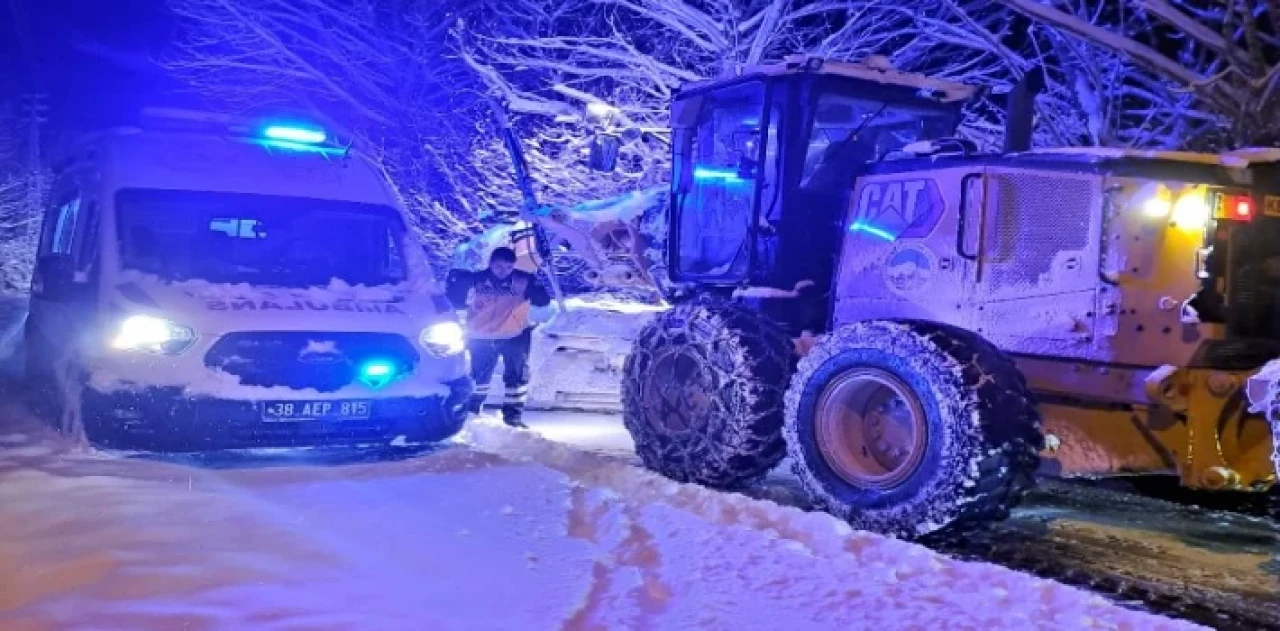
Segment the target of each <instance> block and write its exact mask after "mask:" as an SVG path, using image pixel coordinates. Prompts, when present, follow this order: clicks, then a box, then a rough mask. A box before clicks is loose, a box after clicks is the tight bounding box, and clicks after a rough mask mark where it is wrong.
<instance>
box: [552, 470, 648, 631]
mask: <svg viewBox="0 0 1280 631" xmlns="http://www.w3.org/2000/svg"><path fill="white" fill-rule="evenodd" d="M611 517H614V518H617V520H618V521H619V523H618V524H617V525H616V527H614V528H610V526H611V524H609V523H608V520H609V518H611ZM610 531H614V532H610ZM611 534H612V535H614V537H613V538H617V535H622V536H621V538H620V540H619V541H617V542H612V541H610V537H609V536H608V535H611ZM568 535H569V536H570V537H573V538H575V539H579V540H582V541H586V542H588V543H590V544H592V545H593V546H596V547H600V548H604V549H607V552H606V554H605V555H604V557H605V558H597V559H596V560H595V563H594V564H593V565H592V569H591V587H590V588H589V589H588V591H587V595H586V600H585V602H583V604H582V606H581V607H579V608H578V610H577V611H575V612H574V613H573V615H572V616H570V617H569V619H567V620H566V621H565V622H564V624H563V625H562V626H561V629H563V630H564V631H586V630H588V629H591V630H594V629H605V628H607V625H604V624H601V623H600V622H598V621H599V620H600V618H601V617H602V615H603V613H604V612H605V611H606V610H608V609H609V607H610V605H611V603H610V602H609V599H610V597H611V596H612V591H613V589H614V588H615V586H616V582H617V581H615V575H616V574H617V573H618V572H619V571H622V570H626V569H634V570H635V571H636V572H637V573H638V574H639V576H640V585H639V586H638V587H637V588H635V589H633V590H631V594H630V595H631V596H632V597H633V598H634V599H635V604H636V607H637V613H636V619H634V620H632V621H631V623H630V624H628V625H627V626H628V627H630V628H635V629H645V628H650V627H651V626H652V624H653V616H655V615H658V614H661V613H662V612H663V611H664V610H665V609H666V604H667V601H668V600H670V598H671V597H672V593H671V589H670V588H669V587H668V586H667V584H666V583H665V582H663V580H662V577H661V576H660V575H659V568H660V567H661V565H662V553H661V551H660V550H659V549H658V547H657V546H656V545H655V542H654V537H653V535H652V534H651V533H650V532H649V531H648V530H646V529H645V528H644V526H642V525H641V524H640V521H639V514H638V511H637V510H636V509H635V508H633V507H630V506H628V505H627V504H626V503H625V502H622V501H619V499H618V497H617V496H610V495H608V494H605V493H602V492H601V491H599V490H593V489H589V488H588V487H586V486H583V485H582V484H580V483H577V482H574V483H573V488H572V489H571V491H570V501H569V511H568Z"/></svg>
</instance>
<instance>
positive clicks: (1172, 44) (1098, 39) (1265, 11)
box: [1002, 0, 1280, 149]
mask: <svg viewBox="0 0 1280 631" xmlns="http://www.w3.org/2000/svg"><path fill="white" fill-rule="evenodd" d="M1002 3H1003V4H1005V5H1008V6H1009V7H1012V8H1013V9H1016V10H1017V11H1019V12H1021V13H1023V14H1025V15H1027V16H1029V17H1030V18H1032V19H1034V20H1036V21H1037V22H1039V23H1040V24H1043V25H1045V26H1046V27H1048V28H1051V29H1053V30H1055V31H1056V32H1058V33H1060V34H1061V35H1060V37H1061V39H1063V40H1071V41H1073V42H1074V44H1073V45H1074V46H1076V47H1078V48H1081V49H1089V50H1093V51H1096V53H1095V54H1102V55H1104V56H1105V57H1107V58H1110V59H1113V60H1115V61H1113V62H1112V64H1114V65H1116V66H1119V67H1122V68H1125V69H1126V70H1127V71H1128V72H1129V73H1132V75H1131V76H1132V79H1128V78H1127V77H1117V78H1120V79H1121V81H1119V82H1116V83H1114V84H1113V85H1117V86H1119V89H1120V90H1121V91H1122V92H1123V94H1122V96H1121V100H1120V101H1119V105H1120V109H1121V110H1122V111H1121V115H1123V116H1128V117H1129V119H1130V120H1131V121H1133V122H1137V121H1138V120H1139V119H1142V118H1144V117H1150V118H1149V120H1148V122H1147V126H1149V127H1155V128H1159V129H1163V130H1167V136H1168V137H1170V138H1172V139H1178V138H1180V139H1182V143H1181V144H1191V145H1192V146H1195V147H1199V148H1208V149H1214V148H1224V147H1230V146H1242V145H1259V144H1273V143H1275V142H1276V141H1277V140H1280V119H1278V118H1277V117H1276V116H1275V115H1274V112H1275V111H1276V107H1277V105H1280V102H1278V101H1277V99H1280V95H1277V89H1276V88H1277V82H1280V48H1278V47H1277V46H1278V45H1280V5H1277V3H1275V2H1273V1H1268V0H1173V1H1172V2H1166V1H1165V0H1125V1H1123V2H1119V3H1109V4H1107V5H1099V9H1098V10H1096V11H1093V12H1090V13H1081V12H1080V11H1078V10H1077V11H1073V10H1071V8H1070V7H1064V6H1063V5H1062V4H1061V3H1041V2H1038V1H1036V0H1002ZM1128 97H1134V98H1136V99H1137V104H1132V103H1130V102H1128V101H1126V100H1124V99H1125V98H1128ZM1170 103H1172V105H1173V107H1171V108H1170V107H1169V105H1170ZM1160 105H1164V106H1165V107H1166V108H1168V109H1167V110H1166V111H1163V112H1162V111H1158V110H1157V109H1156V108H1157V106H1160ZM1170 110H1171V111H1170ZM1171 113H1172V114H1173V115H1172V116H1171V115H1170V114H1171ZM1161 144H1165V145H1166V146H1174V143H1173V142H1165V143H1161Z"/></svg>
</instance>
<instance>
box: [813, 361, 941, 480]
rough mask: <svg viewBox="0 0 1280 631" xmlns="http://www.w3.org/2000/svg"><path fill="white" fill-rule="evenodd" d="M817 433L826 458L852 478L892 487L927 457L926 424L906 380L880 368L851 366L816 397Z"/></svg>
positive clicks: (837, 469)
mask: <svg viewBox="0 0 1280 631" xmlns="http://www.w3.org/2000/svg"><path fill="white" fill-rule="evenodd" d="M816 421H817V422H816V429H817V432H816V438H817V443H818V449H819V450H820V452H821V453H822V457H823V460H825V461H826V463H827V464H828V465H829V466H830V467H831V468H832V470H833V471H835V473H836V474H837V475H839V476H840V477H841V478H843V479H844V480H845V481H847V482H849V483H850V484H854V485H857V486H859V487H862V488H872V489H891V488H894V487H896V486H898V485H899V484H901V483H902V482H903V481H904V480H906V479H907V477H909V476H910V475H911V474H912V473H914V472H915V470H916V468H917V467H919V465H920V461H921V460H922V459H923V457H924V452H925V447H926V445H927V443H928V428H927V426H926V424H925V414H924V410H923V408H922V407H921V403H920V400H919V399H918V398H916V396H915V395H914V394H912V392H911V389H910V387H909V386H907V384H906V383H903V382H902V380H900V379H898V378H897V377H895V376H893V375H891V374H889V373H888V372H885V371H883V370H878V369H871V368H866V369H858V370H851V371H849V372H847V373H845V374H843V375H841V376H839V377H837V378H835V379H833V380H832V381H831V383H830V384H828V385H827V387H826V388H825V389H824V390H823V392H822V395H821V396H820V397H819V400H818V410H817V419H816Z"/></svg>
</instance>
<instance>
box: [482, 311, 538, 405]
mask: <svg viewBox="0 0 1280 631" xmlns="http://www.w3.org/2000/svg"><path fill="white" fill-rule="evenodd" d="M532 343H533V329H532V328H528V329H525V330H524V332H523V333H521V334H519V335H517V336H515V337H511V338H506V339H501V340H477V339H472V340H470V341H469V342H468V343H467V346H468V348H469V349H470V350H471V378H472V379H474V380H475V382H476V389H475V393H474V394H473V395H472V396H471V412H472V413H475V414H478V413H479V412H480V408H481V406H483V405H484V402H485V401H486V400H487V399H488V398H489V384H490V383H491V382H492V381H493V371H494V369H495V368H497V366H498V360H499V359H501V360H502V385H503V386H505V387H506V393H505V396H503V398H502V420H503V421H506V422H507V423H518V422H520V417H521V416H522V415H523V414H524V402H525V400H526V399H528V398H529V349H530V347H531V346H532Z"/></svg>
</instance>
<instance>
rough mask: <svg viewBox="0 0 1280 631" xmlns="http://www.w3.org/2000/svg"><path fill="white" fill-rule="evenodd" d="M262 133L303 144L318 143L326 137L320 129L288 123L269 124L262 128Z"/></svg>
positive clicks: (272, 137)
mask: <svg viewBox="0 0 1280 631" xmlns="http://www.w3.org/2000/svg"><path fill="white" fill-rule="evenodd" d="M262 135H263V136H264V137H266V138H269V139H271V140H283V141H285V142H297V143H302V144H305V145H318V144H320V143H323V142H324V141H325V140H327V139H328V136H327V135H326V134H325V133H324V130H322V129H314V128H307V127H294V126H290V125H271V126H269V127H267V128H266V129H264V130H262Z"/></svg>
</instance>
